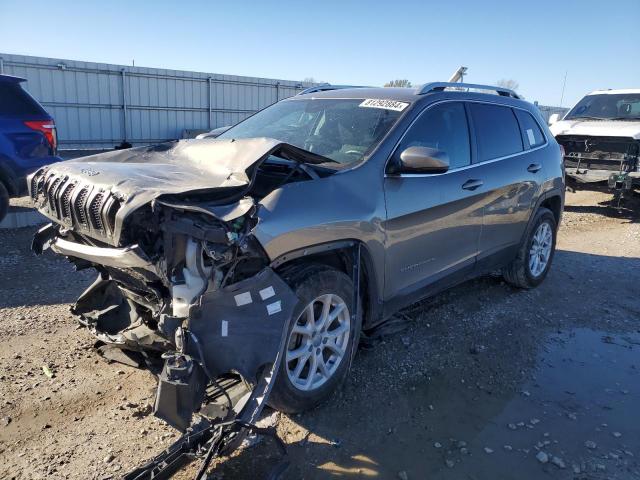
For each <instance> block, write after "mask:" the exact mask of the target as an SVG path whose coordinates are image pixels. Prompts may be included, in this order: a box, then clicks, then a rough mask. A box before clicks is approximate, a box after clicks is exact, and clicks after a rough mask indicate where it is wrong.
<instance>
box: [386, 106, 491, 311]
mask: <svg viewBox="0 0 640 480" xmlns="http://www.w3.org/2000/svg"><path fill="white" fill-rule="evenodd" d="M469 138H470V135H469V126H468V122H467V115H466V111H465V108H464V105H463V104H462V103H461V102H443V103H440V104H436V105H433V106H431V107H427V109H426V110H425V111H423V112H422V113H421V115H420V116H419V117H418V119H417V120H416V121H415V122H414V124H413V125H412V126H411V127H410V128H409V129H408V131H407V133H406V134H405V136H404V137H403V139H402V140H401V142H400V144H399V146H398V149H397V150H396V152H395V153H394V155H393V157H392V159H391V162H394V163H392V169H393V168H395V167H397V168H399V169H400V170H401V164H400V162H399V157H400V154H401V153H402V151H404V150H405V149H406V148H409V147H413V146H421V147H430V148H435V149H437V150H440V151H442V152H444V153H446V155H447V156H448V158H449V164H450V171H448V172H446V173H442V174H431V175H429V174H414V173H409V174H406V173H405V174H400V175H387V177H386V178H385V183H384V189H385V202H386V206H387V219H386V221H385V223H384V229H385V235H386V244H385V247H386V261H385V299H386V300H390V299H392V298H394V297H404V296H410V295H411V294H412V293H413V292H417V291H419V290H421V289H423V288H424V287H426V286H428V285H430V284H433V283H434V282H436V280H440V279H441V278H443V277H445V276H448V275H449V274H454V273H455V272H460V271H462V270H464V269H465V268H466V267H470V266H473V263H474V262H475V256H476V254H477V251H478V243H479V238H480V230H481V228H482V211H483V208H484V207H483V198H484V196H485V193H484V188H483V187H482V185H469V184H468V183H467V182H469V181H470V180H478V178H476V177H475V168H474V167H473V166H471V148H470V141H469ZM465 183H467V185H466V188H463V185H465Z"/></svg>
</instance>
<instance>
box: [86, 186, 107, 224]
mask: <svg viewBox="0 0 640 480" xmlns="http://www.w3.org/2000/svg"><path fill="white" fill-rule="evenodd" d="M103 204H104V194H103V193H102V192H100V193H98V194H96V196H95V197H93V199H92V200H91V203H90V204H89V219H90V221H91V226H92V227H93V228H95V229H96V230H98V231H99V232H101V233H103V232H104V223H103V222H102V206H103Z"/></svg>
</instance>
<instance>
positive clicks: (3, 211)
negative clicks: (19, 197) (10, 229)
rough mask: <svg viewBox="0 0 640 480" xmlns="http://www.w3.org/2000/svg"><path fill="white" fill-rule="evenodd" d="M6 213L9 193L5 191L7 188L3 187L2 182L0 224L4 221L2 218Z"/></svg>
mask: <svg viewBox="0 0 640 480" xmlns="http://www.w3.org/2000/svg"><path fill="white" fill-rule="evenodd" d="M8 211H9V192H8V191H7V187H5V186H4V184H3V183H2V182H0V222H1V221H2V220H4V217H5V216H6V215H7V212H8Z"/></svg>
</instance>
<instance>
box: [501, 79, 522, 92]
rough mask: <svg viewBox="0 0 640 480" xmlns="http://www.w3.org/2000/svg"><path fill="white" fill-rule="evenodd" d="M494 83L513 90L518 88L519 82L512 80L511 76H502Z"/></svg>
mask: <svg viewBox="0 0 640 480" xmlns="http://www.w3.org/2000/svg"><path fill="white" fill-rule="evenodd" d="M496 85H498V86H499V87H503V88H508V89H509V90H513V91H514V92H515V91H517V90H518V88H520V84H519V83H518V82H517V81H516V80H514V79H513V78H503V79H502V80H498V81H497V82H496Z"/></svg>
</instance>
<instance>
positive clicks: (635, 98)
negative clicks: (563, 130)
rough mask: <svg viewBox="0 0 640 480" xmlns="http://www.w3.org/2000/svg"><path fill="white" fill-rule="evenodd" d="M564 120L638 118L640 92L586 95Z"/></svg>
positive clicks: (639, 118) (639, 117)
mask: <svg viewBox="0 0 640 480" xmlns="http://www.w3.org/2000/svg"><path fill="white" fill-rule="evenodd" d="M564 119H565V120H579V119H585V120H640V93H611V94H608V93H603V94H596V95H587V96H586V97H584V98H583V99H582V100H580V101H579V102H578V103H577V105H576V106H575V107H573V108H572V109H571V111H570V112H569V113H567V115H566V116H565V117H564Z"/></svg>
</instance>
